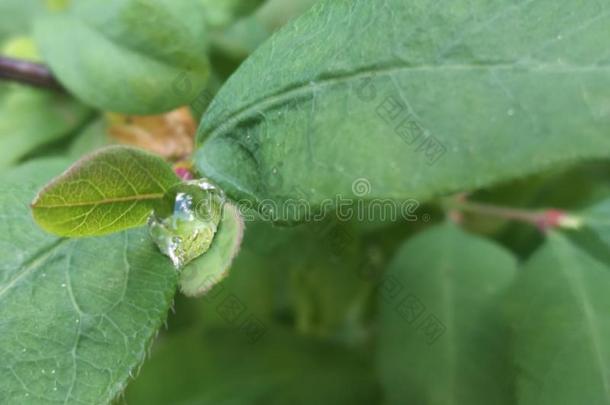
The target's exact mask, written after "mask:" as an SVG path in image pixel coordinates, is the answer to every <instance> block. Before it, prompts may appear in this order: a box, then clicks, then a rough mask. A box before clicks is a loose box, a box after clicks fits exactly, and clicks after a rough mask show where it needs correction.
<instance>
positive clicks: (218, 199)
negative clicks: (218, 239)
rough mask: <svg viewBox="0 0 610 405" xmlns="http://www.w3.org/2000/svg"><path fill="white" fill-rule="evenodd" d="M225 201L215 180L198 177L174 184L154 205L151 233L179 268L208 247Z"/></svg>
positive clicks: (150, 225) (150, 219) (149, 223)
mask: <svg viewBox="0 0 610 405" xmlns="http://www.w3.org/2000/svg"><path fill="white" fill-rule="evenodd" d="M224 201H225V197H224V193H223V192H222V191H221V190H220V189H219V188H218V187H217V186H216V185H215V184H214V183H212V182H211V181H209V180H207V179H199V180H191V181H187V182H184V183H181V184H179V185H176V186H174V187H172V188H171V189H169V190H168V191H167V193H166V194H165V196H164V197H163V200H162V201H161V202H160V203H159V204H158V205H157V207H155V210H154V212H153V213H152V215H151V216H150V218H149V220H148V229H149V232H150V235H151V237H152V239H153V241H154V242H155V243H156V244H157V246H158V248H159V250H161V252H162V253H163V254H165V255H167V256H168V257H169V258H170V259H171V260H172V262H173V264H174V266H175V267H176V268H181V267H182V266H184V265H185V264H187V263H189V262H190V261H191V260H193V259H195V258H196V257H198V256H200V255H202V254H203V253H205V252H206V251H207V250H208V248H209V247H210V244H211V243H212V239H213V238H214V234H215V233H216V229H217V227H218V222H219V221H220V217H221V214H222V205H223V204H224Z"/></svg>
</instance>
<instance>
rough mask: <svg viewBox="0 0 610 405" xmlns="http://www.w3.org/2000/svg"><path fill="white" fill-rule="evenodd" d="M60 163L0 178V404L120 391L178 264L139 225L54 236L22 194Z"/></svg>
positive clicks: (28, 195)
mask: <svg viewBox="0 0 610 405" xmlns="http://www.w3.org/2000/svg"><path fill="white" fill-rule="evenodd" d="M65 166H66V162H64V161H37V162H33V163H29V164H27V165H26V166H23V167H20V168H18V169H16V170H14V171H11V172H10V173H9V174H7V175H6V176H3V177H2V178H1V179H0V184H1V185H2V189H3V190H4V191H3V193H2V194H1V195H0V207H2V214H1V217H2V220H1V221H0V223H1V227H2V232H0V256H1V257H2V264H1V265H0V359H2V361H1V362H0V403H3V404H40V403H65V404H72V403H80V404H83V403H87V404H93V403H95V404H101V403H107V402H110V400H111V399H112V398H114V397H116V396H117V394H119V393H120V392H121V391H122V390H123V388H124V386H125V384H126V382H127V381H128V379H129V378H130V376H131V375H132V374H133V373H134V372H135V370H136V369H137V367H138V365H139V364H140V363H141V362H142V361H143V360H144V357H145V355H146V349H147V347H148V346H149V344H150V342H151V340H152V338H153V337H154V336H155V334H156V333H157V330H158V329H159V327H160V326H161V324H162V321H163V319H164V318H165V316H166V313H167V311H168V309H169V306H170V302H171V299H172V297H173V294H174V291H175V287H176V272H175V270H174V269H173V267H172V266H171V263H170V262H169V261H168V260H166V259H165V258H164V257H163V256H162V255H161V254H160V253H158V252H157V251H156V248H155V247H154V246H153V245H152V243H151V242H150V241H149V240H148V238H147V235H146V232H145V230H134V231H128V232H124V233H121V234H116V235H112V236H109V237H104V238H88V239H79V240H68V239H58V238H56V237H53V236H51V235H48V234H46V233H44V232H42V231H41V230H39V229H38V227H37V226H36V224H34V222H33V221H32V219H31V217H30V213H29V208H28V202H29V201H30V200H31V199H32V198H33V196H34V194H35V193H36V190H37V189H38V188H39V187H40V186H41V185H42V184H43V183H44V181H46V180H47V179H48V178H49V177H51V176H52V175H53V174H55V173H58V172H59V171H60V170H61V169H62V168H64V167H65Z"/></svg>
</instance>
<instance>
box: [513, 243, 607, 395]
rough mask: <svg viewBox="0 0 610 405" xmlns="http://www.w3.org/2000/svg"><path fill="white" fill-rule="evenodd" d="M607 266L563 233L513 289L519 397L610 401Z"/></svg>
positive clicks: (532, 261)
mask: <svg viewBox="0 0 610 405" xmlns="http://www.w3.org/2000/svg"><path fill="white" fill-rule="evenodd" d="M609 290H610V268H609V267H608V263H607V262H606V263H602V262H600V261H598V260H596V259H594V258H593V257H591V256H590V255H589V254H588V253H586V251H584V250H581V249H580V248H579V247H577V246H576V245H574V244H572V243H571V242H570V241H569V240H568V239H567V238H565V237H564V236H562V235H559V234H551V235H549V237H548V240H547V241H546V243H545V245H544V246H543V247H542V248H541V249H540V250H539V251H538V252H537V253H536V254H535V255H534V256H533V257H532V258H531V259H530V260H529V261H528V262H527V263H526V265H525V267H524V269H523V271H522V272H521V273H520V277H519V280H518V282H517V284H516V286H515V288H514V293H513V294H512V295H511V310H510V314H511V317H512V320H513V322H512V325H513V328H514V340H515V342H514V361H515V363H516V364H517V367H518V371H519V373H518V376H517V396H518V398H519V404H522V405H527V404H536V405H545V404H558V403H562V404H609V403H610V317H609V316H608V314H609V313H610V298H609V296H608V291H609Z"/></svg>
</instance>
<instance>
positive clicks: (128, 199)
mask: <svg viewBox="0 0 610 405" xmlns="http://www.w3.org/2000/svg"><path fill="white" fill-rule="evenodd" d="M162 198H163V194H162V193H153V194H139V195H135V196H126V197H112V198H103V199H101V200H97V201H75V202H69V203H63V204H38V203H37V202H36V203H34V204H32V208H71V207H86V206H90V205H101V204H113V203H120V202H134V201H135V202H137V201H148V200H160V199H162Z"/></svg>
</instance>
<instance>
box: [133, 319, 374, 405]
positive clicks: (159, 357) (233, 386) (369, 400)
mask: <svg viewBox="0 0 610 405" xmlns="http://www.w3.org/2000/svg"><path fill="white" fill-rule="evenodd" d="M160 381H164V384H159V382H160ZM378 397H379V394H378V389H377V384H376V382H375V378H374V375H373V373H372V371H371V369H370V365H369V364H368V362H367V361H365V360H364V359H363V358H362V356H360V355H359V353H353V352H351V351H349V350H346V349H344V348H342V347H340V346H338V345H336V344H331V343H327V342H322V341H319V340H315V339H307V338H303V337H300V336H297V335H294V334H292V333H289V332H286V331H283V330H281V329H270V330H268V331H267V333H266V334H265V335H264V336H262V337H261V338H260V340H258V341H256V342H250V341H249V340H248V337H247V333H244V331H240V330H239V329H237V328H235V329H230V328H224V329H213V330H211V331H209V332H207V333H206V334H202V333H194V332H189V333H184V334H181V335H177V336H176V337H172V338H170V339H166V340H163V341H160V342H159V345H158V347H157V351H153V355H152V357H151V359H150V361H148V362H147V363H146V364H145V366H144V367H143V369H142V372H141V373H140V375H139V377H138V378H137V379H136V381H134V383H133V385H130V387H129V389H128V390H127V395H126V400H127V402H128V403H129V404H133V405H139V404H142V405H155V404H160V405H161V404H163V405H165V404H176V405H179V404H180V405H186V404H199V405H244V404H269V405H285V404H323V405H327V404H328V405H353V404H366V405H369V404H375V403H378Z"/></svg>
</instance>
